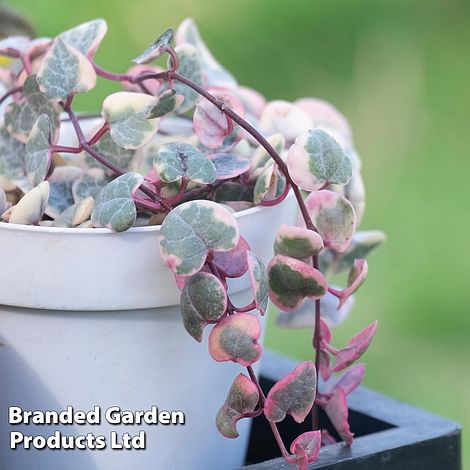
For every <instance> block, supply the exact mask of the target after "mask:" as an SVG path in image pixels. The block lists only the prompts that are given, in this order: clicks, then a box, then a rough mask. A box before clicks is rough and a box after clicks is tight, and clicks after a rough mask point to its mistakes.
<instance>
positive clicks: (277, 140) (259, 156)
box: [250, 134, 286, 180]
mask: <svg viewBox="0 0 470 470" xmlns="http://www.w3.org/2000/svg"><path fill="white" fill-rule="evenodd" d="M267 140H268V142H269V143H270V144H271V146H272V147H273V148H274V150H275V151H276V152H277V153H278V154H279V155H281V154H282V152H283V150H284V145H285V141H286V140H285V139H284V136H283V135H282V134H273V135H271V136H270V137H268V139H267ZM270 160H271V155H269V153H268V152H267V151H266V149H265V148H264V147H263V146H262V145H259V146H258V148H257V149H256V150H255V152H254V153H253V156H252V157H251V166H250V179H251V180H253V179H256V178H257V177H258V176H259V174H260V173H261V172H262V171H263V169H264V168H265V167H266V164H267V163H268V162H269V161H270Z"/></svg>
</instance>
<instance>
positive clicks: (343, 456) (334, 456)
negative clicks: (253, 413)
mask: <svg viewBox="0 0 470 470" xmlns="http://www.w3.org/2000/svg"><path fill="white" fill-rule="evenodd" d="M295 365H296V362H295V361H292V360H291V359H287V358H285V357H283V356H280V355H277V354H274V353H266V354H265V356H264V359H263V363H262V367H261V385H262V387H263V389H265V391H267V390H268V389H269V388H270V387H271V386H272V385H273V383H274V382H276V381H277V380H279V379H280V378H281V377H283V376H285V375H286V374H288V373H289V372H291V371H292V370H293V369H294V367H295ZM348 402H349V419H350V425H351V430H352V432H353V433H354V434H355V439H354V444H353V445H352V447H347V446H344V445H343V444H341V443H338V444H333V445H330V446H327V447H324V448H322V450H321V452H320V457H319V459H318V461H317V462H316V463H315V464H313V465H311V466H310V467H309V469H322V470H353V469H354V470H461V468H462V464H461V447H460V437H461V428H460V425H459V424H457V423H455V422H453V421H450V420H448V419H444V418H441V417H439V416H436V415H434V414H431V413H428V412H427V411H423V410H420V409H418V408H414V407H412V406H410V405H407V404H406V403H401V402H399V401H397V400H394V399H392V398H389V397H386V396H384V395H381V394H379V393H376V392H374V391H372V390H369V389H367V388H365V387H360V388H358V389H356V390H355V391H354V392H353V393H352V394H351V395H350V396H349V400H348ZM308 421H309V420H308V419H307V420H305V422H304V423H302V424H300V425H299V424H296V423H295V422H294V421H293V420H291V419H290V417H288V418H287V419H286V420H285V421H284V422H283V423H280V425H279V429H280V432H281V435H282V436H283V438H284V440H285V442H286V445H287V447H289V445H290V443H291V442H292V441H293V440H294V438H295V437H297V436H298V435H299V434H301V433H302V432H305V431H308V430H309V429H308V428H307V426H308V423H307V422H308ZM320 421H321V424H322V427H326V428H327V429H328V430H329V431H330V433H331V434H332V435H334V431H333V429H332V427H331V424H330V423H329V422H328V419H327V417H326V415H324V414H323V415H320ZM279 455H280V454H279V450H278V449H277V446H276V444H275V442H274V439H273V437H272V435H271V431H270V428H269V426H268V425H267V423H266V421H265V420H264V419H263V417H259V418H256V419H255V420H253V428H252V431H251V436H250V444H249V448H248V453H247V458H246V466H245V467H242V468H243V470H282V469H285V470H291V469H294V468H295V467H294V466H292V465H290V464H287V463H286V462H285V461H284V460H283V459H281V458H278V457H279Z"/></svg>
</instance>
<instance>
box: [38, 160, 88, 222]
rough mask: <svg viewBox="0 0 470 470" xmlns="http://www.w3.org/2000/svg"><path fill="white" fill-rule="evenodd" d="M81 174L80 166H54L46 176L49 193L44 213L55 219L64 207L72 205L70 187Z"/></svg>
mask: <svg viewBox="0 0 470 470" xmlns="http://www.w3.org/2000/svg"><path fill="white" fill-rule="evenodd" d="M82 174H83V172H82V170H80V168H76V167H72V166H57V167H55V168H54V171H53V172H52V174H51V175H50V176H49V178H48V181H49V184H50V187H51V194H50V196H49V203H48V205H47V207H46V214H47V215H48V216H49V217H52V218H53V219H56V218H57V217H58V216H59V214H61V213H62V212H64V211H65V209H67V208H68V207H70V206H71V205H73V203H74V199H73V194H72V187H73V184H74V181H75V180H77V179H78V178H80V176H81V175H82Z"/></svg>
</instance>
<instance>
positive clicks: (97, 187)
mask: <svg viewBox="0 0 470 470" xmlns="http://www.w3.org/2000/svg"><path fill="white" fill-rule="evenodd" d="M108 183H109V180H108V178H107V177H106V175H105V173H104V171H103V170H101V169H100V168H92V169H91V170H88V171H87V172H86V173H84V174H83V175H82V176H80V177H79V178H78V179H76V180H75V181H74V182H73V185H72V194H73V199H74V201H75V202H78V201H80V200H82V199H85V198H87V197H89V196H91V197H93V198H96V196H97V195H98V193H99V192H100V191H101V190H102V189H103V188H104V187H105V186H106V185H107V184H108Z"/></svg>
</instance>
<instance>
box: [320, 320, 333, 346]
mask: <svg viewBox="0 0 470 470" xmlns="http://www.w3.org/2000/svg"><path fill="white" fill-rule="evenodd" d="M320 339H321V340H323V341H325V343H327V344H330V343H331V331H330V327H329V326H328V324H327V323H326V321H325V320H323V318H320Z"/></svg>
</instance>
